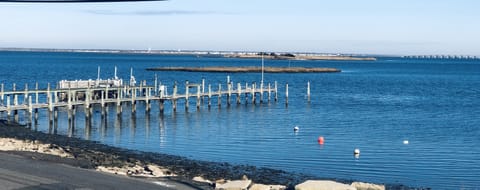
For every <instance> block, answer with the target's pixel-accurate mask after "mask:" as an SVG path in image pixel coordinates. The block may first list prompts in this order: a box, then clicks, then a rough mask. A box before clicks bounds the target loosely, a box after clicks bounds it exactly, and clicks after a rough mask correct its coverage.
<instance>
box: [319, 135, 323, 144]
mask: <svg viewBox="0 0 480 190" xmlns="http://www.w3.org/2000/svg"><path fill="white" fill-rule="evenodd" d="M324 142H325V139H323V137H322V136H319V137H318V144H323V143H324Z"/></svg>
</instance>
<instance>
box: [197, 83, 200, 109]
mask: <svg viewBox="0 0 480 190" xmlns="http://www.w3.org/2000/svg"><path fill="white" fill-rule="evenodd" d="M198 109H200V86H197V110H198Z"/></svg>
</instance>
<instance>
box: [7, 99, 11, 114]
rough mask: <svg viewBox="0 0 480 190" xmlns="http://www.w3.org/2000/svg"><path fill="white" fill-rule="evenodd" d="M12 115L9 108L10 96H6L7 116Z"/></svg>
mask: <svg viewBox="0 0 480 190" xmlns="http://www.w3.org/2000/svg"><path fill="white" fill-rule="evenodd" d="M11 115H12V108H11V106H10V95H7V116H8V117H10V116H11Z"/></svg>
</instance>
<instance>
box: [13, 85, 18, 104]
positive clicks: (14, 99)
mask: <svg viewBox="0 0 480 190" xmlns="http://www.w3.org/2000/svg"><path fill="white" fill-rule="evenodd" d="M16 91H17V85H16V84H15V83H13V92H16ZM13 105H14V106H16V105H18V95H17V93H14V94H13Z"/></svg>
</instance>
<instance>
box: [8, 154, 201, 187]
mask: <svg viewBox="0 0 480 190" xmlns="http://www.w3.org/2000/svg"><path fill="white" fill-rule="evenodd" d="M4 189H5V190H6V189H15V190H23V189H25V190H27V189H75V190H88V189H135V190H142V189H149V190H151V189H160V190H170V189H199V188H196V187H193V186H191V185H189V184H183V183H181V182H178V181H177V182H176V181H173V180H168V179H155V180H154V179H138V178H131V177H126V176H119V175H113V174H107V173H101V172H97V171H94V170H87V169H82V168H76V167H73V166H69V165H65V164H58V163H53V162H47V161H41V160H35V159H33V158H32V157H29V156H22V155H16V154H11V153H8V152H0V190H4Z"/></svg>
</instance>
